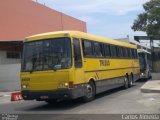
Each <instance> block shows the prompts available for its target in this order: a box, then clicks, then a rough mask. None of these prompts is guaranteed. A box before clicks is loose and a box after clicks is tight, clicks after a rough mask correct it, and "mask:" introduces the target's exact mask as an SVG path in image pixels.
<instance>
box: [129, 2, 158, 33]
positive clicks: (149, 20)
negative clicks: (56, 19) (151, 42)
mask: <svg viewBox="0 0 160 120" xmlns="http://www.w3.org/2000/svg"><path fill="white" fill-rule="evenodd" d="M143 8H144V10H145V12H143V13H141V14H139V15H138V17H137V19H136V20H135V21H134V23H133V26H132V29H133V30H134V31H144V32H146V33H147V34H148V35H160V0H150V1H149V2H147V3H145V4H144V5H143Z"/></svg>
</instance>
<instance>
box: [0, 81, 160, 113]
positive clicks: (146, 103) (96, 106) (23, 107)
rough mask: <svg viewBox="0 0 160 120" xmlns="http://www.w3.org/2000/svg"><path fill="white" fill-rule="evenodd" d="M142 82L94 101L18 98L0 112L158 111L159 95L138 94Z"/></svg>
mask: <svg viewBox="0 0 160 120" xmlns="http://www.w3.org/2000/svg"><path fill="white" fill-rule="evenodd" d="M144 83H145V81H139V82H136V83H134V86H133V87H131V88H129V89H127V90H124V89H122V88H117V89H114V90H111V91H107V92H105V93H102V94H99V95H97V96H96V99H95V100H94V101H91V102H89V103H82V102H81V101H80V100H72V101H64V102H60V103H56V104H53V105H49V104H47V103H45V102H37V101H19V102H12V103H5V104H0V113H13V114H22V113H25V114H26V113H27V114H136V113H149V114H151V113H160V95H159V94H158V93H141V92H140V87H141V86H142V85H143V84H144Z"/></svg>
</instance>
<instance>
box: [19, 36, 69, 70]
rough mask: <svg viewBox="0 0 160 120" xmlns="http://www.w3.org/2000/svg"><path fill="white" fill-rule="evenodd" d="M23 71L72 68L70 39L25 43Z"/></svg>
mask: <svg viewBox="0 0 160 120" xmlns="http://www.w3.org/2000/svg"><path fill="white" fill-rule="evenodd" d="M23 53H24V54H23V59H22V71H24V72H29V71H30V72H31V71H42V70H57V69H67V68H70V67H71V42H70V39H69V38H54V39H46V40H36V41H32V42H26V43H24V50H23Z"/></svg>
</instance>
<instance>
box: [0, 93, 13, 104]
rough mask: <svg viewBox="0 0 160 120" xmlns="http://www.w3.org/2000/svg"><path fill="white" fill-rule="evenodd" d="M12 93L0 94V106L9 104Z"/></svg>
mask: <svg viewBox="0 0 160 120" xmlns="http://www.w3.org/2000/svg"><path fill="white" fill-rule="evenodd" d="M11 93H12V92H0V104H4V103H9V102H11Z"/></svg>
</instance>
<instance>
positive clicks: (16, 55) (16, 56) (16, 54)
mask: <svg viewBox="0 0 160 120" xmlns="http://www.w3.org/2000/svg"><path fill="white" fill-rule="evenodd" d="M6 54H7V55H6V56H7V58H9V59H20V58H21V53H20V52H12V51H9V52H7V53H6Z"/></svg>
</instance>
